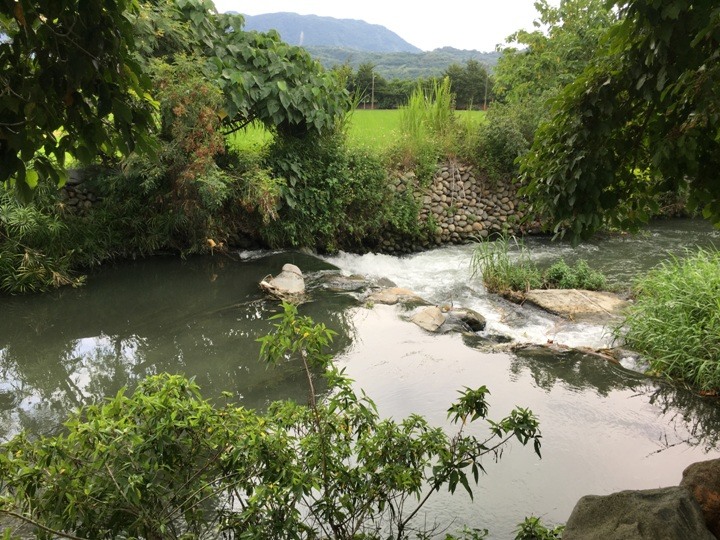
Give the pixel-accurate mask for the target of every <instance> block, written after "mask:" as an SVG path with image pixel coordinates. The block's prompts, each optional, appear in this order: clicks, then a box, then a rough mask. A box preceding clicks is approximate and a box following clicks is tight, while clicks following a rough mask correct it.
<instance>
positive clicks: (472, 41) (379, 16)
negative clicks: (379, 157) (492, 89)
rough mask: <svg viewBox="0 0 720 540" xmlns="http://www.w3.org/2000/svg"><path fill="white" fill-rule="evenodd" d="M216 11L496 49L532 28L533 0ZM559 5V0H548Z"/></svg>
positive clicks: (294, 2)
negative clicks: (372, 28) (297, 17)
mask: <svg viewBox="0 0 720 540" xmlns="http://www.w3.org/2000/svg"><path fill="white" fill-rule="evenodd" d="M214 1H215V6H216V7H217V9H218V11H237V12H239V13H244V14H247V15H259V14H261V13H277V12H280V11H288V12H292V13H300V14H301V15H321V16H325V17H335V18H338V19H360V20H363V21H365V22H368V23H371V24H380V25H382V26H384V27H386V28H388V29H389V30H392V31H393V32H395V33H396V34H398V35H399V36H400V37H401V38H403V39H404V40H405V41H408V42H409V43H411V44H413V45H415V46H416V47H419V48H421V49H423V50H425V51H431V50H433V49H437V48H438V47H446V46H449V47H455V48H457V49H476V50H478V51H482V52H488V51H493V50H495V46H496V45H497V44H498V43H503V42H504V41H505V38H506V37H507V36H508V35H510V34H512V33H513V32H515V31H516V30H519V29H520V28H526V29H532V23H533V20H535V18H536V17H537V12H536V11H535V7H534V6H533V2H534V0H440V1H439V2H418V1H410V2H407V1H393V0H382V1H381V0H362V1H358V0H355V1H351V0H262V1H257V0H255V1H252V0H214ZM551 4H554V5H557V4H558V1H557V0H556V1H551Z"/></svg>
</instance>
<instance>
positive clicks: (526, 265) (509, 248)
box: [471, 235, 607, 294]
mask: <svg viewBox="0 0 720 540" xmlns="http://www.w3.org/2000/svg"><path fill="white" fill-rule="evenodd" d="M471 268H472V272H473V275H480V276H482V280H483V284H484V285H485V288H486V289H487V291H488V292H491V293H500V294H507V293H510V292H527V291H529V290H530V289H585V290H591V291H597V290H602V289H605V288H607V279H606V277H605V276H604V275H603V274H602V273H600V272H598V271H596V270H593V269H591V268H590V267H589V266H588V263H587V261H584V260H582V259H580V260H578V261H577V262H576V263H575V264H574V265H568V264H567V263H566V262H565V261H564V260H563V259H560V260H559V261H556V262H555V263H553V264H552V266H550V267H549V268H547V269H545V270H542V269H541V268H540V267H539V266H538V265H537V264H536V263H535V262H534V261H533V260H532V259H531V257H530V252H529V251H528V249H527V248H526V247H525V245H524V244H523V243H522V240H518V239H517V238H515V237H514V236H508V235H502V236H500V237H499V238H498V239H496V240H488V239H484V240H481V241H480V242H479V243H478V244H477V246H476V248H475V251H474V253H473V257H472V260H471Z"/></svg>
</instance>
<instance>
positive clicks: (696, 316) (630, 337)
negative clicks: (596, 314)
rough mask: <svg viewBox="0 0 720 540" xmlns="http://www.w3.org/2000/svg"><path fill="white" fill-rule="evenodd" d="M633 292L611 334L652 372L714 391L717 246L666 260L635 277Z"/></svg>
mask: <svg viewBox="0 0 720 540" xmlns="http://www.w3.org/2000/svg"><path fill="white" fill-rule="evenodd" d="M635 294H636V301H635V303H634V304H633V305H632V306H631V307H630V309H629V311H628V312H627V315H626V317H625V319H624V321H623V322H622V324H621V325H619V326H618V327H617V328H615V330H614V332H615V335H616V337H618V338H623V339H624V340H625V343H626V345H627V346H628V347H629V348H631V349H633V350H636V351H638V352H640V353H642V354H644V355H645V356H646V357H647V360H648V361H649V363H650V369H651V370H652V371H653V372H655V373H657V374H662V375H665V376H668V377H670V378H673V379H678V380H682V381H685V382H687V383H689V384H690V385H692V386H694V387H695V388H697V389H699V390H702V391H713V392H717V391H718V390H720V251H718V250H716V249H712V250H705V249H700V250H699V251H697V252H696V253H693V254H690V253H689V254H688V255H687V256H686V257H685V258H673V259H671V260H670V261H668V262H666V263H664V264H662V265H660V266H659V267H657V268H655V269H653V270H651V271H650V272H648V273H647V274H646V275H645V276H643V277H641V278H640V279H639V280H638V281H637V282H636V284H635Z"/></svg>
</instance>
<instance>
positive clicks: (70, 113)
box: [0, 0, 153, 199]
mask: <svg viewBox="0 0 720 540" xmlns="http://www.w3.org/2000/svg"><path fill="white" fill-rule="evenodd" d="M137 9H138V4H137V2H135V1H132V0H118V1H115V2H83V1H82V0H21V1H15V0H5V1H3V2H0V36H3V37H2V38H0V182H6V181H9V180H10V181H12V183H14V185H15V187H16V188H17V192H18V193H19V194H20V195H22V196H23V197H24V198H25V199H28V198H29V197H30V194H31V190H32V189H34V188H35V186H36V185H37V183H38V181H39V180H40V179H49V180H51V181H52V182H53V183H59V184H62V183H64V181H65V173H64V169H65V164H66V159H67V157H72V158H74V159H77V160H79V161H80V162H83V163H88V162H89V161H90V160H91V159H93V158H94V157H95V156H97V155H105V156H114V155H115V153H117V152H121V153H125V154H128V153H129V152H130V151H132V150H133V149H134V148H136V145H139V147H141V148H142V147H145V148H147V146H148V144H149V140H148V139H149V131H150V130H151V129H152V124H153V122H152V111H153V99H152V96H151V95H150V94H149V90H150V80H149V78H148V77H147V75H146V74H145V73H144V72H143V70H142V68H141V66H140V64H139V63H138V62H137V61H136V60H135V58H134V55H133V51H134V43H133V25H132V22H131V20H130V15H132V14H133V13H135V12H136V11H137Z"/></svg>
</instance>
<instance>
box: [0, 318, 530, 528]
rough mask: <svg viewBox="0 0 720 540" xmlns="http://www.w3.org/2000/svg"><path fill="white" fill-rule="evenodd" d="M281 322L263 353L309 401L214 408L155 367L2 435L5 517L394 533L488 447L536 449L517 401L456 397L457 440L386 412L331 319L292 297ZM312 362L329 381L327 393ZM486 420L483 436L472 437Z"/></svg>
mask: <svg viewBox="0 0 720 540" xmlns="http://www.w3.org/2000/svg"><path fill="white" fill-rule="evenodd" d="M275 319H276V320H277V324H276V332H275V333H274V334H272V335H270V336H267V337H266V338H263V339H261V342H262V354H263V355H264V357H265V358H267V359H268V360H269V361H271V362H287V361H289V360H292V361H294V362H298V363H299V364H300V369H301V370H302V371H303V372H304V373H305V375H306V377H307V383H308V388H309V394H308V402H309V404H308V405H299V404H297V403H294V402H290V401H286V402H278V403H274V404H271V405H270V406H269V408H268V412H267V413H258V412H255V411H252V410H247V409H245V408H243V407H238V406H235V405H226V406H222V407H215V406H213V405H211V404H210V403H208V402H207V401H205V400H204V399H202V397H201V395H200V393H199V389H198V387H197V385H195V384H194V383H193V382H192V381H188V380H187V379H185V378H183V377H181V376H171V375H167V374H165V375H160V376H156V377H150V378H148V379H147V380H146V381H144V382H143V383H141V384H140V386H139V388H138V389H137V390H136V391H135V392H134V394H132V395H129V396H128V395H126V394H125V391H121V392H119V393H118V394H117V395H116V396H115V397H114V398H112V399H110V400H108V401H107V402H106V403H105V404H102V405H91V406H88V407H85V408H84V409H83V410H82V411H79V412H76V413H73V414H71V416H70V419H69V420H68V422H67V423H66V424H65V430H64V431H63V433H62V434H60V435H56V436H52V437H47V438H45V437H43V438H39V439H36V440H30V439H29V438H28V437H26V436H25V435H20V436H18V437H16V438H15V439H13V440H12V441H10V442H8V443H5V444H3V445H2V450H3V451H2V452H1V453H0V513H3V514H7V515H10V516H13V517H16V518H19V519H22V520H25V521H27V522H30V523H32V524H34V525H35V526H36V527H37V528H38V530H39V531H40V532H39V536H41V537H48V535H50V534H53V535H55V534H57V535H60V536H65V537H71V536H70V535H83V536H85V537H87V538H98V539H100V538H118V537H136V538H137V537H139V538H147V539H157V538H188V537H192V538H209V537H212V538H217V537H222V536H224V535H228V536H230V537H242V538H337V539H347V540H350V539H354V538H367V539H379V538H396V539H398V540H400V539H405V538H410V537H414V535H413V534H412V533H414V532H416V529H419V531H418V532H419V533H420V534H422V533H426V532H427V530H426V529H427V527H428V526H427V525H425V524H423V523H417V524H415V522H414V521H413V518H414V517H415V516H416V515H417V514H418V512H419V511H420V510H421V509H422V508H423V507H424V505H425V504H426V502H427V501H428V500H429V499H430V498H431V497H432V495H433V494H434V493H436V492H438V491H439V490H441V489H448V490H449V491H450V492H454V491H455V490H456V489H457V488H458V487H462V488H463V489H465V490H466V491H467V492H468V493H469V494H470V495H471V496H472V488H471V484H470V482H471V481H473V482H477V481H478V480H479V477H480V473H481V472H482V473H484V472H485V469H484V465H483V457H484V456H492V457H494V458H495V459H499V458H500V456H501V455H502V451H503V449H504V447H505V446H506V445H507V443H508V442H509V441H510V440H518V441H519V442H520V443H521V444H522V445H527V444H530V443H531V444H532V445H533V447H534V449H535V451H536V452H537V453H538V455H539V453H540V438H541V435H540V431H539V426H538V422H537V419H536V418H535V417H534V415H533V414H532V413H531V412H530V411H528V410H527V409H522V408H515V409H514V410H513V411H511V412H510V414H509V415H508V416H507V417H505V418H504V419H502V420H499V421H497V422H493V421H491V420H488V419H487V415H488V410H489V407H488V403H487V396H488V390H487V388H485V387H484V386H483V387H480V388H477V389H465V390H464V391H463V392H461V395H460V397H459V398H458V400H457V402H456V403H454V404H453V405H452V406H451V407H450V408H449V410H448V417H449V418H450V419H451V420H452V422H453V423H454V424H456V425H457V426H458V428H457V432H456V434H455V435H453V436H449V435H448V434H446V433H445V432H444V430H443V429H441V428H435V427H432V426H430V425H429V424H428V423H427V421H426V420H425V419H424V418H422V417H420V416H418V415H412V416H410V417H408V418H406V419H403V420H399V421H396V420H393V419H381V418H380V416H379V414H378V412H377V409H376V407H375V404H374V403H373V402H372V401H371V400H370V399H369V398H368V397H367V396H365V395H364V394H362V395H358V394H357V393H356V392H355V391H354V390H353V388H352V386H351V383H350V381H349V379H348V378H347V377H346V376H344V374H343V373H342V372H341V371H340V370H338V369H337V368H336V367H335V366H334V365H333V363H332V359H331V358H330V356H329V355H327V354H326V353H325V352H324V351H325V348H326V346H327V344H328V343H329V341H330V339H331V338H332V332H331V331H330V330H328V329H327V328H326V327H325V326H324V325H322V324H314V323H313V322H312V321H311V320H310V319H309V318H307V317H302V316H300V315H298V313H297V308H296V307H295V306H292V305H289V304H285V305H284V306H283V311H282V313H280V314H279V315H277V316H276V317H275ZM318 371H319V372H321V373H323V374H324V376H325V378H326V380H327V383H328V385H329V387H330V388H331V392H329V394H328V396H327V397H326V398H325V399H321V398H320V397H319V396H318V395H317V393H316V392H315V388H314V382H313V377H314V375H313V374H314V373H317V372H318ZM478 419H483V420H486V422H487V430H486V432H485V434H484V435H483V436H482V437H477V436H475V435H471V434H468V433H465V430H466V429H467V427H466V426H467V425H468V424H470V423H472V422H474V421H476V420H478ZM419 521H422V520H419ZM430 527H433V524H431V525H430ZM420 534H418V536H420ZM423 537H425V536H423Z"/></svg>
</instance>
